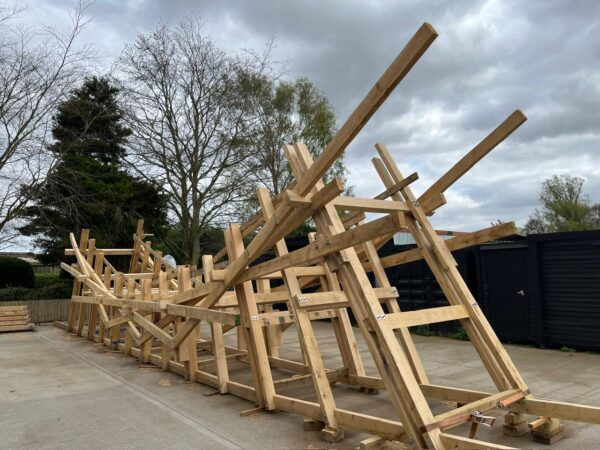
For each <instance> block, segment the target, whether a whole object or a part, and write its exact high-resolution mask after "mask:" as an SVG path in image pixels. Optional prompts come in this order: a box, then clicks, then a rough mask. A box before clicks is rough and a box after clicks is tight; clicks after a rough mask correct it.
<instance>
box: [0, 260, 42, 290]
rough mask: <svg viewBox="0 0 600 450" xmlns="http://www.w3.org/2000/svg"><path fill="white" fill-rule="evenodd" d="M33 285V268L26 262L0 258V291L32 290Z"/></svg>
mask: <svg viewBox="0 0 600 450" xmlns="http://www.w3.org/2000/svg"><path fill="white" fill-rule="evenodd" d="M34 284H35V278H34V275H33V267H31V264H29V263H28V262H27V261H23V260H22V259H19V258H13V257H10V256H0V289H1V288H7V287H23V288H32V287H34Z"/></svg>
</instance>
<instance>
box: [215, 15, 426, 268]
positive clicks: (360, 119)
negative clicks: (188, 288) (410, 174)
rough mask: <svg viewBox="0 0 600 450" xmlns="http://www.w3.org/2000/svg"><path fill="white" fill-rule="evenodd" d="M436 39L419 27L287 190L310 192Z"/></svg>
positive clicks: (256, 222)
mask: <svg viewBox="0 0 600 450" xmlns="http://www.w3.org/2000/svg"><path fill="white" fill-rule="evenodd" d="M437 36H438V34H437V31H435V29H434V28H433V27H432V26H431V25H430V24H428V23H424V24H423V25H421V27H420V28H419V29H418V30H417V32H416V33H415V34H414V36H413V37H412V38H411V39H410V41H408V43H407V44H406V45H405V46H404V48H403V49H402V51H401V52H400V54H399V55H398V56H397V57H396V59H394V61H393V62H392V64H390V66H389V67H388V68H387V70H386V71H385V72H384V73H383V75H382V76H381V77H380V78H379V80H378V81H377V82H376V83H375V85H374V86H373V87H372V88H371V90H370V91H369V92H368V93H367V95H366V96H365V98H364V99H363V100H362V101H361V102H360V104H359V105H358V106H357V107H356V109H355V110H354V112H353V113H352V114H351V115H350V117H348V119H347V120H346V122H345V123H344V124H343V125H342V127H341V128H340V129H339V130H338V132H337V133H336V135H335V136H334V137H333V139H332V140H331V141H330V142H329V144H328V145H327V147H325V149H324V150H323V152H322V153H321V154H320V155H319V157H318V158H317V159H316V160H315V163H314V164H313V166H311V168H310V170H308V171H307V173H306V174H305V175H304V176H303V177H302V179H301V180H297V181H296V182H295V183H294V184H293V185H290V187H288V188H292V186H293V190H294V191H296V192H298V193H299V194H300V195H302V196H303V195H306V194H308V192H310V190H311V189H312V187H313V186H314V185H315V183H316V182H317V180H319V179H320V178H321V177H322V176H323V175H325V172H327V170H329V168H330V167H331V165H332V164H333V163H334V162H335V160H336V159H337V158H338V157H339V156H340V155H341V154H342V153H343V152H344V150H345V149H346V147H348V145H349V144H350V142H352V139H354V137H355V136H356V135H357V134H358V133H359V132H360V130H362V128H363V127H364V126H365V124H366V123H367V122H368V121H369V119H370V118H371V116H372V115H373V114H375V112H376V111H377V110H378V109H379V107H380V106H381V104H382V103H383V102H384V101H385V99H386V98H387V97H388V96H389V95H390V94H391V93H392V91H393V90H394V89H395V88H396V86H397V85H398V84H399V83H400V81H402V79H403V78H404V77H405V76H406V74H407V73H408V72H409V71H410V69H412V67H413V66H414V65H415V64H416V62H417V61H418V60H419V58H420V57H421V56H422V55H423V53H425V51H426V50H427V49H428V48H429V46H430V45H431V44H432V43H433V41H434V40H435V38H437ZM281 197H282V196H278V197H277V198H276V199H274V201H273V203H274V206H275V208H277V207H278V206H279V204H280V203H281V201H282V198H281ZM262 223H263V221H262V218H261V214H260V212H259V213H257V214H255V215H254V216H252V218H251V219H250V220H248V221H247V222H246V223H245V224H243V225H242V227H241V231H242V236H244V237H245V236H247V235H248V234H250V233H252V232H253V231H254V230H255V229H256V228H257V227H259V226H260V225H261V224H262ZM225 254H226V251H225V249H222V250H221V251H219V252H218V253H217V254H216V255H215V257H214V260H215V261H219V260H220V259H221V258H223V257H224V256H225Z"/></svg>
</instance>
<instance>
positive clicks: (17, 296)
mask: <svg viewBox="0 0 600 450" xmlns="http://www.w3.org/2000/svg"><path fill="white" fill-rule="evenodd" d="M32 292H33V289H27V288H24V287H7V288H3V289H0V302H2V301H5V302H6V301H13V300H31V294H32Z"/></svg>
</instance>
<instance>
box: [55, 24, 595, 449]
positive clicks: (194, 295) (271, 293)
mask: <svg viewBox="0 0 600 450" xmlns="http://www.w3.org/2000/svg"><path fill="white" fill-rule="evenodd" d="M436 37H437V33H436V32H435V30H434V29H433V27H431V25H429V24H424V25H423V26H422V27H421V28H420V29H419V30H418V31H417V32H416V34H415V35H414V36H413V37H412V39H411V40H410V41H409V42H408V44H407V45H406V46H405V48H404V49H403V50H402V51H401V53H400V54H399V55H398V57H397V58H396V59H395V60H394V61H393V62H392V64H391V65H390V66H389V67H388V69H387V70H386V71H385V73H384V74H383V75H382V76H381V78H380V79H379V80H378V81H377V83H376V84H375V86H374V87H373V88H372V89H371V91H370V92H369V93H368V94H367V96H366V97H365V98H364V99H363V100H362V102H361V103H360V104H359V105H358V107H357V108H356V110H355V111H354V112H353V113H352V115H351V116H350V117H349V118H348V120H347V121H346V122H345V123H344V125H343V126H342V127H341V128H340V129H339V131H338V132H337V134H336V135H335V137H334V138H333V139H332V141H331V142H330V143H329V144H328V145H327V147H326V148H325V149H324V150H323V151H322V153H321V154H320V155H319V156H318V157H317V158H316V159H315V160H313V158H312V156H311V153H310V152H309V150H308V149H307V148H306V147H305V146H304V145H303V144H301V143H297V144H294V145H288V146H286V147H285V153H286V156H287V158H288V161H289V164H290V167H291V169H292V171H293V173H294V176H295V179H296V181H295V182H294V183H292V184H291V185H290V186H288V188H287V189H286V190H284V191H283V192H282V193H281V194H280V195H278V196H277V197H275V198H271V196H270V195H269V193H268V191H266V190H265V189H258V191H257V198H258V201H259V203H260V211H259V212H258V213H257V214H256V215H255V216H253V217H252V218H251V219H250V220H249V221H247V222H246V223H244V224H242V225H239V224H230V225H229V227H228V228H227V229H226V230H225V242H226V248H224V249H223V250H222V251H221V252H219V253H217V254H216V255H214V256H212V255H205V256H203V257H202V268H201V269H197V268H196V267H190V266H178V267H177V268H171V267H169V266H168V265H166V264H165V263H164V262H163V260H162V254H161V253H160V252H159V251H156V250H154V249H153V248H152V246H151V242H150V241H146V240H145V239H146V237H148V235H146V234H145V233H144V229H143V221H140V223H139V225H138V229H137V230H136V233H135V234H134V245H133V248H131V249H99V248H96V243H95V241H94V240H93V239H90V237H89V231H88V230H83V232H82V233H81V237H80V239H79V242H77V240H76V238H75V236H74V235H72V234H71V236H70V240H71V246H72V248H70V249H67V250H66V254H67V255H71V256H75V258H76V262H75V263H74V264H71V265H68V264H65V263H63V264H62V267H63V268H64V269H65V270H67V271H68V272H69V273H71V274H72V275H73V277H74V278H75V280H74V285H73V297H72V303H71V307H70V311H69V319H68V322H67V323H66V325H65V328H66V329H67V330H68V331H71V332H75V333H76V334H78V335H83V334H84V330H85V333H86V335H87V337H88V338H89V339H94V340H97V341H99V342H102V343H103V344H106V345H107V346H110V347H112V348H118V349H120V350H122V351H124V352H125V353H126V354H131V355H133V356H136V357H138V358H140V359H141V360H142V361H144V362H149V363H152V364H156V365H159V366H161V367H163V368H164V369H166V370H171V371H173V372H176V373H179V374H181V375H183V376H185V377H186V378H187V379H189V380H191V381H198V382H201V383H204V384H207V385H210V386H212V387H214V388H215V389H216V390H218V391H219V392H220V393H222V394H225V393H230V394H233V395H236V396H239V397H242V398H244V399H247V400H250V401H252V402H253V403H255V408H254V409H253V410H250V411H247V412H246V413H250V412H255V411H262V410H282V411H288V412H290V413H294V414H298V415H301V416H304V417H306V418H307V419H311V420H312V421H313V422H312V423H313V426H316V427H318V428H322V430H323V436H324V437H325V438H326V439H327V440H329V441H337V440H339V439H342V438H343V435H344V433H343V430H344V429H352V430H357V431H361V432H366V433H370V434H372V435H373V438H372V439H374V441H371V442H372V443H381V441H382V440H383V441H392V442H396V443H397V445H412V446H414V447H416V448H419V449H424V448H431V449H449V448H469V449H474V448H475V449H477V448H481V449H484V448H496V449H501V448H509V447H505V446H502V445H499V444H494V443H490V442H483V441H480V440H477V439H475V434H476V431H477V426H478V425H479V424H482V423H483V424H486V425H489V424H490V422H492V421H493V418H491V417H488V416H485V415H484V413H486V412H488V411H491V410H495V409H500V410H504V411H505V412H506V416H505V420H506V425H505V428H508V430H509V431H511V430H512V431H514V432H515V433H517V434H519V433H520V430H522V429H523V426H522V425H523V424H526V421H525V415H534V416H536V417H537V418H536V419H535V420H533V421H532V422H530V423H529V426H530V427H531V428H534V432H538V437H540V436H541V439H544V438H546V439H547V440H548V441H552V439H553V438H555V437H556V436H557V435H558V434H559V433H561V432H562V429H563V426H562V425H561V424H560V419H566V420H576V421H582V422H588V423H594V424H600V408H598V407H591V406H584V405H576V404H569V403H562V402H555V401H549V400H542V399H538V398H536V397H534V396H533V395H532V394H531V393H530V391H529V388H528V386H527V384H526V383H525V381H524V380H523V379H522V377H521V375H520V374H519V371H518V370H517V368H516V367H515V365H514V364H513V362H512V361H511V359H510V357H509V355H508V354H507V352H506V350H505V349H504V347H503V345H502V344H501V343H500V341H499V340H498V338H497V336H496V334H495V333H494V331H493V329H492V328H491V326H490V324H489V323H488V321H487V319H486V318H485V316H484V315H483V313H482V311H481V309H480V308H479V305H478V304H477V302H476V301H475V299H474V298H473V296H472V294H471V292H470V291H469V289H468V288H467V286H466V284H465V282H464V280H463V279H462V277H461V275H460V273H459V272H458V270H457V264H456V261H455V260H454V258H453V256H452V253H451V252H452V251H454V250H457V249H460V248H464V247H467V246H470V245H475V244H481V243H484V242H488V241H491V240H494V239H498V238H502V237H505V236H509V235H512V234H514V233H515V231H516V230H515V227H514V224H513V223H507V224H500V225H497V226H493V227H491V228H488V229H485V230H481V231H477V232H473V233H466V234H462V235H460V236H457V237H454V238H452V239H449V240H446V241H444V240H442V239H441V238H440V236H439V235H438V233H437V232H436V230H435V229H434V228H433V227H432V225H431V223H430V221H429V216H431V215H432V214H433V213H434V212H435V211H436V210H437V209H438V208H440V207H442V206H443V205H444V204H445V203H446V200H445V197H444V192H445V191H446V190H447V189H448V188H449V187H450V186H452V185H453V184H454V183H455V182H456V181H457V180H458V179H459V178H460V177H462V176H463V175H464V174H465V173H466V172H467V171H468V170H469V169H471V168H472V167H473V166H474V165H475V164H476V163H477V162H478V161H479V160H481V159H482V158H483V157H484V156H485V155H487V154H488V153H489V152H490V151H491V150H493V149H494V148H495V147H496V146H497V145H498V144H500V143H501V142H502V141H503V140H504V139H505V138H506V137H508V136H509V135H510V134H511V133H512V132H513V131H515V130H516V129H517V128H518V127H519V126H520V125H521V124H523V123H524V122H525V120H526V117H525V116H524V115H523V113H521V112H520V111H519V110H517V111H515V112H513V113H512V114H511V115H510V116H509V117H508V118H507V119H506V120H504V122H502V123H501V124H500V125H499V126H498V127H497V128H496V129H494V130H493V131H492V132H491V133H490V134H489V135H488V136H486V137H485V138H484V139H483V140H482V141H481V142H480V143H479V144H477V145H476V146H475V147H473V149H472V150H470V151H469V152H468V153H467V154H466V156H464V157H463V158H462V159H461V160H460V161H459V162H457V163H456V164H455V165H454V166H453V167H452V168H451V169H450V170H448V171H447V172H446V173H445V174H444V175H443V176H442V177H441V178H440V179H439V180H438V181H436V182H435V183H434V184H433V185H432V186H430V187H429V188H428V189H427V190H426V191H425V192H424V193H423V194H422V195H421V196H418V197H417V196H416V195H415V194H414V193H413V190H412V184H413V183H414V182H415V181H416V180H418V175H417V174H416V173H413V174H411V175H409V176H407V177H404V176H403V174H402V173H401V172H400V170H399V168H398V166H397V165H396V163H395V162H394V160H393V158H392V156H391V154H390V152H389V151H388V150H387V148H386V147H385V146H384V145H383V144H377V145H376V146H375V148H376V151H377V154H378V157H375V158H373V160H372V161H373V165H374V168H375V170H376V172H377V174H378V175H379V177H380V179H381V181H382V184H383V189H384V190H383V191H382V193H381V194H379V195H377V196H376V197H375V198H373V199H366V198H355V197H348V196H344V195H342V194H343V192H344V187H343V185H342V183H341V182H340V180H338V179H333V180H331V181H329V182H327V183H326V182H325V181H323V177H324V176H325V174H326V172H327V171H328V169H329V168H330V167H331V165H332V164H333V163H334V162H335V160H336V159H337V158H339V157H340V155H341V154H342V152H343V151H344V150H345V149H346V148H347V146H348V145H349V144H350V142H351V141H352V140H353V138H354V137H355V136H356V135H357V134H358V133H359V131H360V130H361V129H362V128H363V126H364V125H365V124H366V123H367V122H368V120H369V118H370V117H371V116H372V115H373V114H374V113H375V111H376V110H377V109H378V108H379V106H380V105H381V104H382V103H383V102H384V101H385V99H386V98H387V97H388V96H389V95H390V93H391V92H392V91H393V90H394V88H395V87H396V86H397V85H398V84H399V83H400V81H401V80H402V79H403V78H404V77H405V75H406V74H407V73H408V72H409V70H410V69H411V68H412V67H413V66H414V65H415V63H416V62H417V61H418V60H419V58H420V57H421V56H422V55H423V54H424V52H425V51H426V50H427V48H428V47H429V46H430V45H431V43H432V42H433V41H434V39H435V38H436ZM367 213H377V214H379V215H380V217H379V218H376V219H373V220H367ZM369 217H370V216H369ZM308 219H312V220H313V221H314V223H315V225H316V228H317V231H316V233H313V234H311V236H310V239H309V241H310V242H309V244H308V245H307V246H305V247H303V248H300V249H298V250H295V251H292V252H289V251H288V248H287V246H286V243H285V240H284V238H285V236H286V235H288V234H289V233H290V232H291V231H293V230H294V229H296V228H297V227H298V226H299V225H300V224H302V223H303V222H304V221H306V220H308ZM399 231H405V232H409V233H411V235H412V237H413V238H414V240H415V242H416V244H417V248H415V249H412V250H408V251H404V252H402V253H398V254H395V255H391V256H387V257H385V258H380V257H379V256H378V253H377V251H378V249H379V248H380V247H381V245H383V244H384V243H385V242H386V241H387V240H389V239H390V238H391V237H392V236H393V234H394V233H396V232H399ZM245 240H246V242H247V245H246V244H245V243H244V242H245ZM272 249H273V250H274V253H275V256H274V258H272V259H270V260H267V261H266V262H262V263H255V262H256V261H257V260H258V258H259V257H261V256H263V255H264V254H265V253H266V252H268V251H270V250H272ZM117 255H120V256H131V260H130V265H129V272H127V273H123V272H119V271H117V270H116V269H115V268H114V267H113V265H112V264H111V263H110V262H109V258H111V257H113V256H117ZM419 259H423V260H425V261H426V263H427V264H428V266H429V268H430V269H431V271H432V273H433V275H434V276H435V278H436V280H437V282H438V284H439V286H440V288H441V290H442V291H443V293H444V295H445V297H446V299H447V300H448V305H447V306H443V307H437V308H430V309H423V310H417V311H408V312H402V311H401V310H400V307H399V305H398V302H397V298H398V293H397V291H396V289H395V288H394V287H392V286H391V285H390V282H389V280H388V278H387V275H386V272H385V269H386V268H387V267H393V266H395V265H399V264H405V263H408V262H411V261H415V260H419ZM369 273H372V277H371V278H369V275H368V274H369ZM273 280H282V282H283V284H280V285H279V286H274V285H272V281H273ZM281 304H284V305H285V308H281V307H280V306H277V305H281ZM348 309H351V310H352V312H353V313H354V316H355V317H356V318H357V324H358V330H359V332H360V334H361V335H362V338H363V339H364V341H365V342H366V344H367V347H368V350H369V353H370V355H371V357H372V359H373V361H374V363H375V366H376V367H377V371H378V374H379V376H367V375H366V374H365V369H364V367H363V361H362V360H361V355H360V353H359V351H358V345H357V340H356V336H355V329H354V328H353V327H352V326H351V323H350V319H349V315H348ZM318 319H330V322H331V326H332V328H333V330H334V333H335V337H336V341H337V344H338V347H339V351H340V355H341V360H342V362H343V367H340V368H327V367H326V365H325V361H324V358H323V356H322V354H321V352H320V349H319V345H318V343H317V339H316V336H315V332H314V330H313V325H312V321H314V320H318ZM453 320H456V321H459V322H460V324H461V326H462V328H463V329H464V330H465V332H466V333H467V335H468V337H469V340H470V342H471V344H472V345H473V347H474V348H475V350H476V351H477V353H478V355H479V357H480V358H481V361H482V363H483V366H484V367H485V369H486V370H487V372H488V373H489V375H490V377H491V380H492V381H493V383H494V385H495V386H496V392H480V391H474V390H470V389H459V388H454V387H446V386H440V385H434V384H432V383H431V382H430V381H429V378H428V376H427V373H426V372H425V369H424V367H423V364H422V362H421V359H420V357H419V354H418V352H417V349H416V347H415V344H414V342H413V340H412V337H411V335H410V333H409V331H408V330H409V327H413V326H418V325H427V324H431V323H437V322H444V321H453ZM201 322H205V323H206V324H207V326H208V330H209V336H208V337H207V338H203V337H202V335H201V329H200V324H201ZM291 325H295V329H296V330H297V333H298V340H299V343H300V348H301V351H302V361H301V362H298V361H295V360H291V359H286V358H285V357H284V355H283V354H282V352H281V351H280V350H281V348H280V347H281V338H282V334H283V333H284V332H285V331H286V330H287V329H288V328H289V327H290V326H291ZM230 332H235V333H236V336H237V338H236V343H235V344H233V345H227V343H226V342H225V337H226V336H225V335H226V334H227V333H230ZM205 353H208V354H209V358H207V359H199V356H200V357H201V356H202V355H203V354H205ZM240 361H241V362H243V363H244V364H246V366H247V367H248V369H249V370H248V372H249V379H250V380H251V381H248V382H242V381H235V380H233V377H232V376H231V375H232V374H231V371H230V366H231V364H232V363H234V362H235V363H236V364H237V363H240ZM290 372H291V373H293V374H294V375H293V376H291V377H289V376H288V377H284V378H282V377H281V374H282V373H287V374H289V373H290ZM303 382H312V385H313V387H314V394H315V400H314V401H307V400H304V399H301V398H296V397H294V396H292V395H290V394H289V393H288V394H287V395H283V394H282V393H281V390H282V388H284V387H285V388H287V390H286V392H288V391H289V388H290V387H293V386H294V385H296V384H297V383H303ZM336 383H341V384H344V385H350V386H356V387H357V388H360V389H359V390H357V392H361V393H363V394H374V393H377V392H378V391H379V390H386V391H387V393H388V397H389V399H390V401H391V403H392V406H393V409H394V412H395V417H392V418H383V417H375V416H372V415H368V414H364V413H361V412H359V411H349V410H345V409H341V408H340V407H338V406H337V405H336V398H335V384H336ZM359 395H360V394H359ZM428 399H437V400H441V401H446V402H455V403H457V407H456V408H453V409H449V410H447V411H446V412H443V413H441V414H434V413H433V412H432V409H431V407H430V405H429V403H428V401H427V400H428ZM459 405H460V406H459ZM464 423H471V432H470V435H469V437H463V436H459V435H456V434H452V433H450V431H449V430H451V429H452V428H454V427H457V426H458V425H461V424H464ZM525 429H527V426H525ZM365 445H366V444H365Z"/></svg>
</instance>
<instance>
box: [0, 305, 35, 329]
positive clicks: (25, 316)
mask: <svg viewBox="0 0 600 450" xmlns="http://www.w3.org/2000/svg"><path fill="white" fill-rule="evenodd" d="M33 330H35V325H34V324H33V322H32V321H31V317H29V310H28V309H27V306H0V333H2V332H10V331H33Z"/></svg>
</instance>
